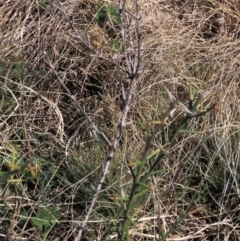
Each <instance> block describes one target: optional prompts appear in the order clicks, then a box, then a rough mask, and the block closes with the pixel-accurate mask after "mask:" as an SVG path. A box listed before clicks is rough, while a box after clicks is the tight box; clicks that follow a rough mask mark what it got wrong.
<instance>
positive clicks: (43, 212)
mask: <svg viewBox="0 0 240 241" xmlns="http://www.w3.org/2000/svg"><path fill="white" fill-rule="evenodd" d="M59 217H60V212H59V211H58V209H57V208H48V209H38V211H37V213H36V216H35V217H32V218H31V219H32V222H33V224H34V225H35V226H36V227H37V228H38V229H39V231H40V233H41V236H42V237H44V238H45V237H47V235H48V233H49V231H50V230H51V229H52V228H53V226H54V225H55V224H56V222H57V220H58V218H59Z"/></svg>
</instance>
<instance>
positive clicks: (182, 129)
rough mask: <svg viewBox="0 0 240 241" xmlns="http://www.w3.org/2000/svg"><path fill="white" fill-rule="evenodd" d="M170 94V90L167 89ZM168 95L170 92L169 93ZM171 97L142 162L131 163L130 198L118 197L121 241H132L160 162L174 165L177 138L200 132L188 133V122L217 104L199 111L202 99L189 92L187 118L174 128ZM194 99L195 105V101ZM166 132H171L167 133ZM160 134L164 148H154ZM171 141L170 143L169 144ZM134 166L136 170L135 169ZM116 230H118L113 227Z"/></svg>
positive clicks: (158, 171)
mask: <svg viewBox="0 0 240 241" xmlns="http://www.w3.org/2000/svg"><path fill="white" fill-rule="evenodd" d="M166 90H167V89H166ZM167 92H168V93H169V91H168V90H167ZM169 97H170V107H169V109H168V110H167V111H166V113H165V114H164V116H163V118H161V120H160V121H155V122H154V123H156V126H155V128H154V131H153V133H152V134H151V135H150V136H149V138H148V141H147V144H146V147H145V150H144V151H143V154H142V156H141V158H140V160H138V161H136V160H133V161H128V168H129V170H130V172H131V175H132V180H133V182H132V186H131V190H130V192H129V194H128V197H127V198H126V197H124V198H123V197H119V198H116V200H118V201H119V202H120V204H121V206H122V207H121V209H120V210H119V212H118V213H117V215H116V216H115V217H114V219H116V220H119V219H120V218H123V221H122V222H119V224H118V227H117V229H118V230H119V239H120V240H121V241H129V240H130V232H129V231H130V227H131V226H133V225H134V224H135V220H136V218H137V213H138V211H137V210H139V208H140V207H141V205H142V200H144V198H145V197H146V194H147V193H148V192H150V191H152V189H151V186H149V183H148V182H149V178H150V177H151V176H152V175H157V176H158V175H159V174H161V173H162V171H163V170H161V169H160V170H158V168H157V167H158V165H159V163H160V161H161V160H163V159H169V161H170V162H174V161H175V159H174V157H173V156H172V155H171V154H170V153H171V148H172V146H173V145H174V144H175V143H176V142H177V141H178V137H179V136H180V135H182V134H189V133H193V134H198V133H200V132H197V131H189V130H188V129H187V123H188V121H189V120H191V119H193V118H198V117H201V116H203V115H206V114H207V113H208V112H209V111H211V110H212V109H213V108H214V107H215V105H216V103H213V104H212V105H211V107H209V108H207V109H206V110H204V111H202V110H201V109H200V110H199V106H200V104H201V101H202V97H201V95H198V96H197V97H196V96H195V95H194V94H193V93H192V92H191V90H190V98H189V108H188V109H187V110H186V114H185V116H184V117H182V118H181V119H179V121H178V123H177V124H176V125H175V126H174V127H173V128H172V127H171V125H169V124H168V123H167V119H168V118H169V117H170V116H171V113H172V111H173V110H174V109H175V104H174V100H173V99H171V94H170V93H169ZM194 99H195V101H194ZM166 128H167V129H169V131H168V132H166ZM159 132H160V133H161V144H157V145H156V144H154V143H158V142H159V140H158V142H156V139H159V138H157V135H158V133H159ZM167 140H168V141H167ZM133 166H135V168H133ZM195 199H197V196H196V195H195V197H194V198H193V200H195ZM193 203H194V201H193V202H192V203H190V205H189V207H188V209H187V210H190V209H191V207H192V205H193ZM187 213H188V211H186V212H185V213H183V214H182V215H181V216H180V217H179V218H178V219H177V220H176V221H175V223H174V225H173V227H172V228H171V229H170V230H169V231H168V232H167V233H165V234H163V235H162V240H166V239H167V238H168V236H169V235H170V234H171V233H172V232H173V231H174V230H175V229H176V227H178V226H179V224H180V223H181V222H182V221H183V220H184V219H185V218H186V216H187V215H188V214H187ZM111 228H112V227H109V228H108V229H107V230H106V232H105V235H104V236H103V240H104V239H105V238H106V237H107V236H108V235H109V232H111ZM114 228H116V227H114Z"/></svg>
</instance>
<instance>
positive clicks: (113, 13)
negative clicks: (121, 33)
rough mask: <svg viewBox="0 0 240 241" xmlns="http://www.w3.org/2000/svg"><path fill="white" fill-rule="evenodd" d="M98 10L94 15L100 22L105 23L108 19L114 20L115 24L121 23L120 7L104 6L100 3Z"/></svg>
mask: <svg viewBox="0 0 240 241" xmlns="http://www.w3.org/2000/svg"><path fill="white" fill-rule="evenodd" d="M97 10H98V11H97V13H96V14H95V15H94V18H95V19H96V20H97V21H98V22H99V23H105V22H107V21H109V22H112V23H114V24H119V23H120V15H119V11H118V8H116V7H114V6H112V5H109V6H104V5H101V4H98V5H97Z"/></svg>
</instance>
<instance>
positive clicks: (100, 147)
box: [0, 0, 240, 241]
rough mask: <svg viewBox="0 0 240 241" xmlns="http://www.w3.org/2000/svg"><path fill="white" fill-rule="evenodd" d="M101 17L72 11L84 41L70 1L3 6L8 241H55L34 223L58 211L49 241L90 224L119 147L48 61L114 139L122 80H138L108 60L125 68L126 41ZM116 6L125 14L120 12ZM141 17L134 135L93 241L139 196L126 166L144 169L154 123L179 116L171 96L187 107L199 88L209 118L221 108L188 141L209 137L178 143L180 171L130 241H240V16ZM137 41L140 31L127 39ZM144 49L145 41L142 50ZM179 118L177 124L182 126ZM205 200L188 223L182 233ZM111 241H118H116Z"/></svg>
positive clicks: (165, 170)
mask: <svg viewBox="0 0 240 241" xmlns="http://www.w3.org/2000/svg"><path fill="white" fill-rule="evenodd" d="M129 2H130V1H129ZM97 4H98V1H97V0H91V1H87V0H86V1H84V0H83V1H76V0H71V1H62V9H66V11H65V13H66V14H67V16H68V17H69V18H70V19H72V20H73V21H74V24H75V25H74V26H75V29H76V30H77V31H78V32H79V33H80V35H81V36H82V41H81V40H79V39H78V38H76V37H74V35H75V33H74V31H73V29H72V28H71V26H70V24H69V22H68V21H67V19H66V16H65V15H64V13H63V12H62V11H61V10H60V9H59V8H58V7H57V6H59V4H58V1H47V0H46V1H30V0H26V1H21V0H14V1H6V2H5V3H2V4H0V18H1V19H0V30H1V34H0V41H1V46H0V53H1V57H0V74H1V76H0V80H1V82H0V98H1V99H0V113H1V116H0V130H1V133H0V155H1V156H0V164H1V172H0V173H1V176H0V182H1V197H0V198H1V199H0V215H1V217H0V220H1V223H2V227H0V237H3V238H4V237H8V238H9V240H46V239H44V237H43V236H41V235H43V233H44V232H43V231H40V229H39V228H38V227H36V226H34V225H33V224H32V220H31V215H32V217H35V215H36V212H37V210H39V209H41V208H45V209H46V208H49V207H56V206H57V207H58V210H59V212H60V216H59V217H58V220H59V222H58V223H57V224H56V225H55V226H54V227H53V228H52V229H51V230H50V233H49V235H48V240H72V239H73V237H74V235H75V232H76V227H77V222H78V221H79V220H82V219H83V218H84V215H85V208H86V206H87V205H88V203H89V201H90V200H91V198H92V195H93V188H94V186H95V185H96V184H97V182H98V180H99V177H100V175H101V171H102V168H101V166H102V162H103V160H104V159H105V157H106V153H107V147H106V146H105V145H104V143H103V142H102V141H101V139H99V137H96V135H95V134H94V133H93V132H91V131H90V128H89V126H88V124H87V121H86V119H85V117H84V115H83V114H82V113H80V112H79V111H77V109H76V106H75V105H74V103H73V102H72V101H71V98H69V95H68V93H67V92H66V90H65V89H64V88H63V85H62V84H61V83H60V81H59V79H58V78H57V76H56V74H55V73H54V72H53V70H52V68H51V66H50V64H49V62H48V59H49V60H50V61H51V64H52V66H53V68H54V70H55V71H56V73H57V75H58V76H59V77H60V78H61V79H62V80H63V81H64V84H65V85H66V86H67V88H68V89H69V90H70V91H71V94H72V96H74V98H75V100H76V101H77V102H78V103H79V105H81V106H84V108H85V110H86V113H87V114H88V115H89V116H90V118H91V120H92V121H93V122H94V123H95V124H96V125H97V126H98V128H99V129H100V130H101V131H104V132H105V133H107V136H108V137H109V138H110V139H112V138H113V136H114V134H115V131H116V127H117V126H116V123H117V120H118V118H119V116H120V114H121V110H122V107H123V106H122V105H123V103H122V91H121V88H122V87H121V84H122V81H123V80H124V82H123V85H124V86H125V87H127V86H128V82H127V81H128V80H125V73H124V71H123V70H121V69H119V68H118V67H116V66H114V65H113V64H111V63H110V62H108V61H106V60H105V58H111V57H112V58H114V59H115V60H116V61H118V63H120V64H122V63H124V57H123V54H122V52H121V51H119V50H116V49H115V48H114V46H113V39H114V38H116V37H120V34H119V30H118V29H116V28H115V27H114V26H107V27H106V26H105V27H103V26H101V25H99V24H98V23H97V21H96V20H95V19H94V14H95V13H96V11H97V8H96V6H97ZM104 4H106V5H107V4H113V5H115V6H117V1H111V0H109V1H105V3H104ZM127 4H129V5H128V8H129V9H132V7H133V6H131V5H132V3H127ZM140 8H141V9H140V13H141V37H142V46H141V55H142V62H141V68H140V76H139V78H138V82H137V85H136V89H135V90H134V96H135V100H134V102H133V103H132V104H131V109H130V112H129V115H128V119H127V121H128V122H129V123H130V124H129V125H127V126H126V128H125V129H124V131H123V134H122V139H121V143H120V146H119V149H118V150H117V152H116V154H115V157H114V160H113V164H112V167H111V171H110V173H109V176H108V179H107V180H106V183H105V186H104V188H105V192H104V193H103V195H102V196H101V197H100V199H99V201H98V203H97V205H96V207H95V210H94V213H93V215H92V219H91V220H90V223H89V226H88V229H87V230H86V232H85V233H84V239H83V240H96V237H97V236H98V237H101V235H102V233H103V232H104V230H105V227H106V226H107V225H108V223H109V220H110V219H112V217H114V215H115V213H116V212H117V211H116V210H117V209H118V207H119V204H118V203H117V202H115V201H114V200H113V199H112V197H113V196H118V195H120V196H121V195H123V193H124V195H126V193H127V192H128V190H129V186H130V185H131V181H132V180H131V177H130V173H129V171H128V169H127V165H126V160H130V161H135V160H137V159H138V158H139V157H140V155H141V153H142V151H143V149H144V146H145V143H146V138H145V137H144V131H147V132H148V134H150V132H151V131H152V128H153V124H152V121H153V120H156V119H159V118H160V117H161V115H162V114H163V113H164V111H166V110H167V108H168V105H169V100H168V96H167V94H166V91H165V89H164V87H163V84H165V85H166V86H167V87H168V89H169V90H170V91H171V93H172V94H173V95H174V96H175V97H176V98H177V99H178V100H179V101H181V102H182V103H183V104H185V105H187V101H188V98H189V96H188V95H189V86H192V88H193V89H194V90H195V91H196V92H200V93H202V96H203V101H202V106H203V108H207V107H209V106H210V105H211V103H213V102H217V103H218V105H217V106H216V108H215V109H214V110H213V111H212V112H210V113H209V114H207V115H206V116H204V117H202V118H201V119H200V120H197V119H193V120H191V122H190V123H189V125H188V129H189V130H196V131H201V134H194V133H190V134H183V135H182V136H181V137H179V138H178V140H177V141H176V142H175V143H174V145H173V147H172V148H171V149H170V150H169V151H170V153H171V155H172V156H173V157H174V159H175V161H174V162H172V161H169V160H165V159H164V160H163V161H162V163H160V164H159V167H158V168H159V169H160V171H161V174H160V175H156V176H154V177H152V179H151V182H152V184H151V185H152V186H153V188H154V191H153V192H152V193H150V194H149V195H148V196H146V197H144V198H143V200H141V202H142V205H141V206H140V208H139V209H138V210H135V212H136V218H140V219H138V220H137V221H136V224H135V225H134V226H133V227H132V229H131V237H132V240H164V237H163V236H164V234H165V233H167V232H168V231H169V230H171V228H172V227H174V225H176V227H175V228H174V229H173V232H171V233H169V237H168V239H167V240H194V241H196V240H239V237H240V234H239V232H240V227H239V217H238V216H239V198H240V190H239V174H238V173H239V166H240V164H239V160H240V135H239V130H240V121H239V120H240V114H239V99H240V91H239V83H240V82H239V81H240V78H239V76H240V73H239V56H240V55H239V53H240V52H239V46H240V38H239V37H240V32H239V31H240V25H239V15H240V10H239V9H240V8H239V3H238V1H237V0H229V1H220V0H204V1H196V0H184V1H178V0H172V1H164V0H162V1H156V0H150V1H141V4H140ZM134 31H135V29H134V25H133V27H131V28H130V29H129V34H131V33H132V34H133V33H134ZM136 38H137V36H134V34H133V40H132V41H133V43H134V44H135V41H136ZM85 41H86V42H85ZM85 43H88V45H89V46H91V48H92V49H89V48H88V47H87V46H86V44H85ZM94 51H95V52H94ZM99 51H100V52H101V53H102V58H99V57H98V54H97V53H99ZM181 116H183V113H182V112H181V111H178V112H177V113H176V115H175V119H174V120H173V123H175V122H176V123H177V121H178V120H179V118H180V117H181ZM140 122H141V123H142V127H141V125H140ZM143 127H144V128H143ZM78 128H79V129H78ZM76 129H77V130H78V131H77V132H75V131H76ZM143 129H145V130H143ZM168 131H169V130H168ZM75 134H76V135H75ZM66 147H68V148H67V151H68V153H69V156H68V159H67V160H66V158H65V151H66ZM9 163H11V164H12V166H11V165H10V164H9ZM13 164H14V165H15V166H14V165H13ZM17 167H20V169H17ZM10 171H12V173H10V174H11V175H10V174H9V175H7V176H6V173H9V172H10ZM6 178H8V180H10V179H14V180H15V182H13V183H11V182H9V181H8V182H6ZM20 179H22V180H20ZM193 199H194V205H193V206H192V208H191V209H190V210H188V211H189V212H188V214H187V216H186V217H184V219H183V220H181V222H179V223H177V224H176V220H177V218H178V217H182V216H183V214H184V213H185V211H186V210H187V209H188V207H189V206H190V204H191V205H192V200H193ZM24 215H25V216H26V217H25V218H23V216H24ZM26 220H28V222H27V221H26ZM60 237H61V238H60ZM111 238H112V239H113V240H117V233H114V232H113V233H112V236H111Z"/></svg>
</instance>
